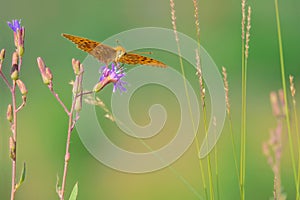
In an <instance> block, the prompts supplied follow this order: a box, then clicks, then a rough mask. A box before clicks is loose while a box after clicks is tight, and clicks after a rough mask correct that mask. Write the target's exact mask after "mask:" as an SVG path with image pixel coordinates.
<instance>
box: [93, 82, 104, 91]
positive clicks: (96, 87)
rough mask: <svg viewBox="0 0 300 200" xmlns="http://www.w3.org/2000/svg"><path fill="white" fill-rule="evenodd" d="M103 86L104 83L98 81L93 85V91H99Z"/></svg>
mask: <svg viewBox="0 0 300 200" xmlns="http://www.w3.org/2000/svg"><path fill="white" fill-rule="evenodd" d="M104 86H105V84H103V82H102V81H100V82H98V83H97V84H96V85H95V86H94V88H93V92H99V91H100V90H101V89H102V88H103V87H104Z"/></svg>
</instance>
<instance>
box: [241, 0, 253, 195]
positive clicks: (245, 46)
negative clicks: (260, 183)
mask: <svg viewBox="0 0 300 200" xmlns="http://www.w3.org/2000/svg"><path fill="white" fill-rule="evenodd" d="M245 7H246V2H245V0H242V117H241V120H242V121H241V151H240V154H241V155H240V191H241V199H242V200H244V199H245V173H246V112H247V103H246V99H247V67H248V55H249V41H250V28H251V25H250V24H251V23H250V20H251V7H250V6H248V15H247V26H246V32H245V24H246V11H245Z"/></svg>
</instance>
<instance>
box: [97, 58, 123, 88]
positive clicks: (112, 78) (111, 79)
mask: <svg viewBox="0 0 300 200" xmlns="http://www.w3.org/2000/svg"><path fill="white" fill-rule="evenodd" d="M100 71H101V72H102V75H101V77H100V80H99V83H98V84H97V85H96V87H95V89H94V90H95V91H96V92H98V91H100V90H101V89H102V88H103V87H105V86H106V85H108V84H109V83H113V84H114V88H113V92H116V90H117V89H119V90H120V92H126V88H125V87H124V85H126V84H127V83H126V82H125V81H122V80H121V79H122V78H123V77H124V76H125V72H124V70H123V68H120V67H119V64H117V65H115V64H114V63H112V64H111V69H109V68H108V67H106V66H105V67H102V68H101V69H100Z"/></svg>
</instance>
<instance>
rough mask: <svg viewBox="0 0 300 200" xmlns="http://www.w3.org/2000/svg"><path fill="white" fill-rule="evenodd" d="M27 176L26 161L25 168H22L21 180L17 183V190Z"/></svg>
mask: <svg viewBox="0 0 300 200" xmlns="http://www.w3.org/2000/svg"><path fill="white" fill-rule="evenodd" d="M25 177H26V164H25V162H24V165H23V169H22V173H21V177H20V180H19V183H18V184H17V185H16V190H17V189H18V188H19V187H20V186H21V185H22V183H23V182H24V181H25Z"/></svg>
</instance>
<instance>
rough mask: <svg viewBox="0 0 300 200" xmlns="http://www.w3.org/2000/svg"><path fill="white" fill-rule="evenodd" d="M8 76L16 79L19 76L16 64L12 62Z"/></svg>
mask: <svg viewBox="0 0 300 200" xmlns="http://www.w3.org/2000/svg"><path fill="white" fill-rule="evenodd" d="M10 77H11V79H12V80H17V79H18V78H19V71H18V65H17V64H14V65H13V66H12V68H11V72H10Z"/></svg>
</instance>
